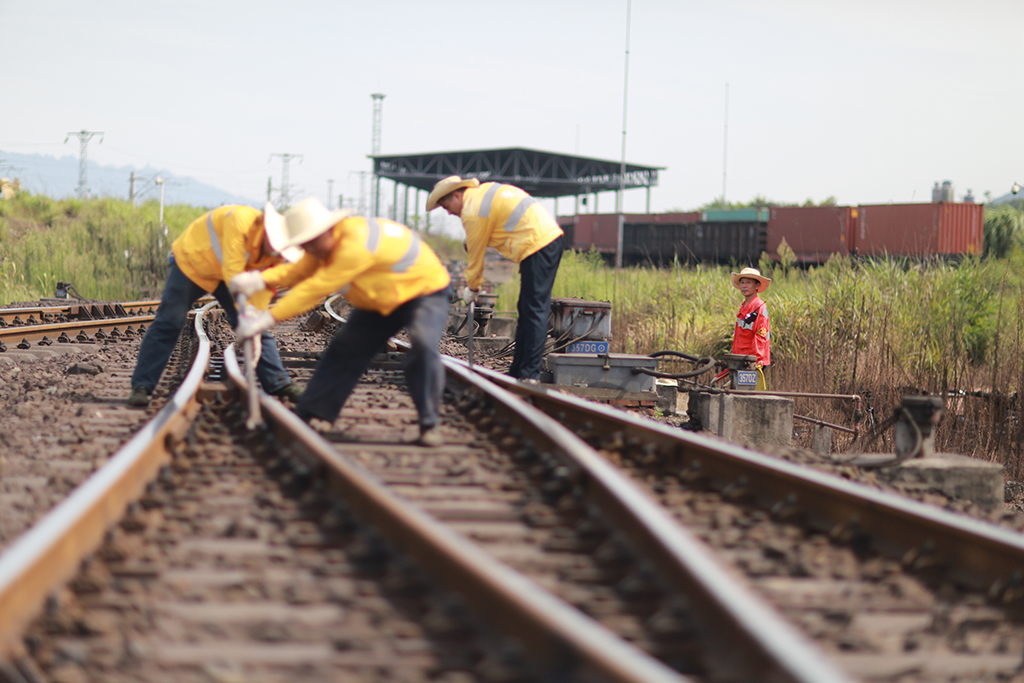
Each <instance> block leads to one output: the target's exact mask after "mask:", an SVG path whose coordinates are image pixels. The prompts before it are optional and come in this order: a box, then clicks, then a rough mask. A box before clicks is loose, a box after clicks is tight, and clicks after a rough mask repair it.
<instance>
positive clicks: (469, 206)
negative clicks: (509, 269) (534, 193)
mask: <svg viewBox="0 0 1024 683" xmlns="http://www.w3.org/2000/svg"><path fill="white" fill-rule="evenodd" d="M461 218H462V226H463V227H464V228H465V229H466V251H467V252H468V254H469V265H468V266H467V268H466V284H468V285H469V288H470V289H480V285H481V284H483V281H484V253H485V252H486V251H487V247H494V248H495V249H497V250H498V253H500V254H501V255H502V256H504V257H505V258H508V259H511V260H513V261H515V262H516V263H521V262H522V261H523V259H525V258H526V257H527V256H532V255H533V254H535V253H537V252H538V251H540V250H541V249H543V248H544V247H546V246H548V245H549V244H551V243H552V242H554V241H555V240H556V239H558V238H559V237H560V236H561V235H562V229H561V228H560V227H558V223H556V222H555V219H554V218H552V217H551V214H549V213H548V212H547V211H546V210H545V209H544V207H543V206H541V204H540V202H538V201H537V200H536V199H534V198H533V197H531V196H530V195H528V194H527V193H526V192H525V191H523V190H520V189H519V188H518V187H515V186H514V185H502V184H500V183H484V184H483V185H480V186H479V187H469V188H466V191H465V193H464V194H463V195H462V216H461Z"/></svg>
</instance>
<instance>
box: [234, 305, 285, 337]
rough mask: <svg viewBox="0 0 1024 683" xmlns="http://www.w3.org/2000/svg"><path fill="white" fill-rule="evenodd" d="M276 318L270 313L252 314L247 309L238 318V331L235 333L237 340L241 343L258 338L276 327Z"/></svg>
mask: <svg viewBox="0 0 1024 683" xmlns="http://www.w3.org/2000/svg"><path fill="white" fill-rule="evenodd" d="M274 323H275V320H274V316H272V315H270V311H259V312H256V313H254V312H252V311H250V310H249V307H248V306H247V307H246V310H245V312H244V313H242V315H241V316H239V318H238V329H237V330H236V331H235V339H236V340H237V341H238V342H239V343H241V342H244V341H245V340H246V339H251V338H252V337H258V336H259V335H261V334H263V333H264V332H266V331H267V330H269V329H270V328H271V327H273V326H274Z"/></svg>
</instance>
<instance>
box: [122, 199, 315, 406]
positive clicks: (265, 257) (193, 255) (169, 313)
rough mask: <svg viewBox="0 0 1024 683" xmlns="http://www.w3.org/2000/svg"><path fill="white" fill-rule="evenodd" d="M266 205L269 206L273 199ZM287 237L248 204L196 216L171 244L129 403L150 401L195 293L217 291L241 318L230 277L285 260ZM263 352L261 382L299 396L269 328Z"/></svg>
mask: <svg viewBox="0 0 1024 683" xmlns="http://www.w3.org/2000/svg"><path fill="white" fill-rule="evenodd" d="M267 206H270V204H269V203H268V204H267ZM283 239H284V235H282V234H274V233H272V232H270V231H267V230H265V229H264V222H263V212H261V211H259V210H258V209H254V208H252V207H249V206H221V207H219V208H216V209H214V210H213V211H210V212H209V213H206V214H203V215H202V216H200V217H199V218H197V219H196V220H194V221H192V223H191V224H189V226H188V227H187V228H185V232H183V233H182V234H181V236H180V237H178V239H176V240H174V243H173V244H172V245H171V251H172V253H171V268H170V272H169V273H168V274H167V282H166V284H165V285H164V292H163V295H162V296H161V298H160V306H159V308H157V311H156V318H155V319H154V320H153V323H152V324H151V325H150V326H149V329H148V330H146V336H145V337H144V338H143V339H142V345H141V346H140V347H139V358H138V360H137V361H136V364H135V371H134V372H133V373H132V393H131V395H130V396H129V397H128V404H129V405H133V406H139V407H141V406H145V405H148V404H149V397H150V394H152V393H153V389H155V388H156V384H157V382H158V381H159V380H160V375H161V374H163V371H164V368H165V367H166V366H167V361H168V360H169V359H170V357H171V353H173V352H174V345H175V344H176V343H177V341H178V336H179V335H180V334H181V328H182V327H183V326H184V324H185V321H186V320H187V319H188V312H189V310H190V309H191V308H192V304H194V303H195V302H196V299H198V298H199V297H201V296H203V295H204V294H206V293H212V294H213V295H214V296H215V297H216V298H217V301H219V302H220V305H221V306H222V307H223V308H224V310H225V312H226V313H227V316H228V321H229V322H230V323H231V325H232V326H235V325H236V324H237V320H238V314H237V311H236V310H235V302H234V300H233V299H232V298H231V294H230V293H229V291H228V287H227V282H228V281H229V280H230V279H231V278H232V277H234V276H235V275H237V274H238V273H242V272H245V271H247V270H260V269H261V268H267V267H270V266H275V265H277V264H279V263H282V262H283V259H282V258H281V256H280V255H279V254H278V253H277V252H278V251H279V249H280V248H283V247H282V246H281V244H282V242H283ZM273 296H274V293H273V292H271V291H267V292H265V293H263V294H261V295H259V296H258V297H253V299H252V300H251V301H250V303H251V304H253V305H255V306H256V307H258V308H266V307H267V305H268V304H269V303H270V300H271V299H272V298H273ZM262 344H263V353H262V355H261V356H260V361H259V363H258V364H257V366H256V375H257V377H259V380H260V384H261V385H262V386H263V389H264V390H266V391H267V392H268V393H271V394H275V395H277V396H280V397H287V398H291V399H293V400H294V399H297V398H298V396H299V395H300V393H301V392H300V390H299V388H298V387H297V386H295V385H294V384H292V380H291V377H290V376H289V375H288V371H287V370H285V369H284V365H282V364H281V355H280V353H279V352H278V350H277V343H276V342H275V341H274V338H273V337H272V336H270V335H269V334H265V335H263V338H262Z"/></svg>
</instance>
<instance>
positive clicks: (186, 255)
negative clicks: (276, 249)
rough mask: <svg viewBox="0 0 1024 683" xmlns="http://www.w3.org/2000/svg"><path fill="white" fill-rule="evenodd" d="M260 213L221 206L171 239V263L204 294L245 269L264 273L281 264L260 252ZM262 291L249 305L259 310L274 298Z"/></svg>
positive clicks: (277, 257)
mask: <svg viewBox="0 0 1024 683" xmlns="http://www.w3.org/2000/svg"><path fill="white" fill-rule="evenodd" d="M262 216H263V212H262V211H260V210H258V209H254V208H252V207H251V206H241V205H235V206H221V207H218V208H216V209H214V210H213V211H210V212H208V213H205V214H203V215H202V216H200V217H199V218H197V219H195V220H194V221H192V222H191V223H190V224H189V226H188V227H187V228H185V232H183V233H182V234H181V236H180V237H179V238H178V239H176V240H174V243H173V244H172V245H171V249H172V250H173V251H174V261H175V262H176V263H177V264H178V267H179V268H181V272H183V273H184V274H185V275H186V276H187V277H188V279H189V280H192V282H194V283H196V284H197V285H199V286H200V287H202V288H203V289H205V290H206V291H207V292H212V291H213V290H215V289H217V285H218V284H220V283H221V282H228V281H229V280H231V278H232V277H234V276H235V275H238V274H239V273H241V272H242V271H245V270H263V269H264V268H270V267H271V266H276V265H277V264H279V263H281V262H282V261H283V259H282V258H281V257H280V256H272V255H269V254H264V253H263V221H261V220H260V218H262ZM273 294H274V293H273V291H271V290H265V292H261V293H260V294H257V295H255V296H253V297H252V298H251V300H250V303H252V304H254V305H256V306H257V307H259V308H266V305H267V304H268V303H269V302H270V299H271V298H272V297H273Z"/></svg>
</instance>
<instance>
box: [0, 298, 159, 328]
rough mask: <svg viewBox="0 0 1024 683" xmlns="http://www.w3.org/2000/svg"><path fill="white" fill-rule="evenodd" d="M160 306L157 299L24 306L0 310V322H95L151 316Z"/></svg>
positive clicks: (23, 323)
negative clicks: (62, 318) (18, 320)
mask: <svg viewBox="0 0 1024 683" xmlns="http://www.w3.org/2000/svg"><path fill="white" fill-rule="evenodd" d="M159 305H160V300H159V299H150V300H146V301H123V302H114V303H102V302H96V303H90V302H84V301H77V302H75V303H70V302H69V303H68V304H61V305H59V306H53V305H50V306H25V307H21V308H0V320H2V321H3V323H0V324H6V325H11V324H13V323H14V319H15V318H23V319H22V320H21V322H20V323H19V324H22V325H31V324H38V323H40V322H45V320H44V317H51V318H58V317H60V316H62V315H63V316H64V317H65V318H75V319H77V320H95V319H98V318H121V317H127V316H135V315H143V314H146V313H149V314H152V313H154V312H155V309H156V307H157V306H159ZM29 318H38V320H37V321H36V323H30V322H29V321H28V319H29Z"/></svg>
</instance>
